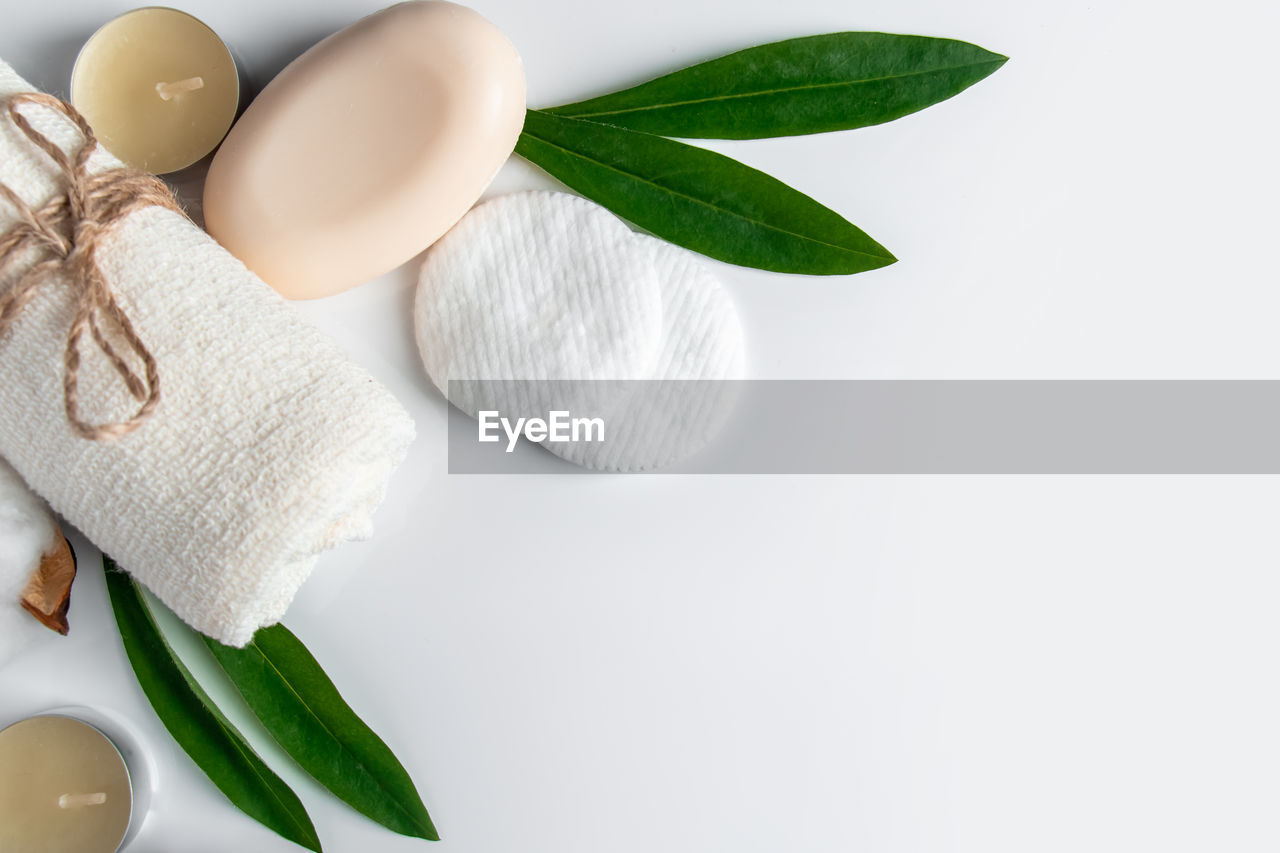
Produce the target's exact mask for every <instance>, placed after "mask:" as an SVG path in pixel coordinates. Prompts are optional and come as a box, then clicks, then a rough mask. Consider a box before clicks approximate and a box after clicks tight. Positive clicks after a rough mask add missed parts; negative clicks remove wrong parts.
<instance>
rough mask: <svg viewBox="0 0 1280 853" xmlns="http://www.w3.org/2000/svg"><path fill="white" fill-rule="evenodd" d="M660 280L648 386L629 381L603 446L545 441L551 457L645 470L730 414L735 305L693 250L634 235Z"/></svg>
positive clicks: (738, 343)
mask: <svg viewBox="0 0 1280 853" xmlns="http://www.w3.org/2000/svg"><path fill="white" fill-rule="evenodd" d="M634 236H635V239H636V240H637V241H639V242H640V243H642V244H645V245H647V246H648V247H649V248H650V250H651V252H652V258H653V261H652V262H653V264H654V268H655V270H656V271H657V273H658V278H659V280H660V281H661V282H662V285H661V286H662V316H663V323H662V351H661V352H660V353H659V355H658V359H657V362H656V364H655V365H654V369H653V372H652V373H651V374H650V375H649V377H648V381H645V382H637V383H628V384H627V385H626V386H625V388H626V390H627V394H626V396H625V397H624V398H622V399H620V400H618V401H616V402H615V403H614V405H613V406H612V407H611V409H610V412H609V417H608V419H607V423H608V426H609V427H610V429H608V430H607V434H606V436H605V441H602V442H588V441H570V442H556V443H550V442H545V443H544V446H545V447H546V448H547V449H548V450H550V451H551V452H552V453H554V454H556V455H557V456H561V457H563V458H564V459H567V460H569V461H570V462H574V463H576V464H578V465H582V466H585V467H587V468H594V469H596V470H601V471H651V470H655V469H658V468H663V467H666V466H668V465H673V464H675V463H677V462H679V461H680V460H681V459H684V458H686V457H688V456H691V455H692V454H694V453H696V452H697V451H699V450H701V449H702V448H703V447H704V446H705V445H706V444H707V442H709V441H710V440H711V439H712V438H713V437H714V436H715V434H716V433H717V432H719V431H720V428H721V427H723V426H724V423H725V420H726V419H727V418H728V417H729V414H730V413H731V412H732V410H733V403H734V402H735V400H736V399H737V392H738V386H737V385H736V384H735V382H734V380H739V379H741V378H742V376H743V372H744V347H743V337H742V326H741V325H740V324H739V322H738V313H737V311H736V310H735V309H734V306H733V301H732V300H731V299H730V298H729V294H728V293H727V292H726V291H725V289H724V288H723V287H722V286H721V284H720V282H719V281H718V280H717V279H716V277H715V276H714V275H712V274H711V272H710V270H708V269H707V267H706V265H705V264H704V263H703V262H702V261H700V260H699V259H698V257H697V256H696V255H694V254H693V253H691V252H686V251H685V250H684V249H680V248H677V247H676V246H672V245H671V244H670V243H666V242H664V241H662V240H657V239H655V238H653V237H647V236H645V235H643V234H636V235H634Z"/></svg>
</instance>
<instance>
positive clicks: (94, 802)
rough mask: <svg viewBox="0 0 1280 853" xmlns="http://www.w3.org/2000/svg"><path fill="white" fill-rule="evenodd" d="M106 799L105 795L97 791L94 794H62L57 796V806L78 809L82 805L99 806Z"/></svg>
mask: <svg viewBox="0 0 1280 853" xmlns="http://www.w3.org/2000/svg"><path fill="white" fill-rule="evenodd" d="M106 801H107V795H106V794H104V793H102V792H101V791H99V792H98V793H96V794H63V795H62V796H61V797H58V808H60V809H79V808H83V807H84V806H100V805H102V804H103V803H105V802H106Z"/></svg>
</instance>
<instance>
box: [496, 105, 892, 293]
mask: <svg viewBox="0 0 1280 853" xmlns="http://www.w3.org/2000/svg"><path fill="white" fill-rule="evenodd" d="M516 153H517V154H519V155H520V156H522V157H524V158H525V159H527V160H530V161H531V162H533V163H535V164H536V165H538V166H540V167H541V168H542V169H544V170H546V171H547V172H549V173H550V174H551V175H553V176H554V177H556V178H558V179H559V180H560V181H561V182H562V183H564V184H565V185H566V186H568V187H569V188H570V189H573V190H575V191H576V192H579V193H581V194H582V195H584V196H586V197H587V198H589V199H592V200H594V201H596V202H598V203H599V204H602V205H604V206H605V207H607V208H609V209H610V210H612V211H613V212H614V213H616V214H618V215H619V216H621V217H622V218H623V219H626V220H628V221H630V222H632V223H634V224H635V225H638V226H639V227H641V228H644V229H646V230H647V231H649V232H650V233H652V234H654V235H655V236H657V237H661V238H662V239H664V240H668V241H670V242H672V243H675V244H676V245H679V246H684V247H685V248H688V249H692V250H693V251H695V252H701V253H702V254H704V255H707V256H708V257H712V258H716V259H718V260H722V261H727V262H728V263H731V264H739V265H741V266H746V267H755V268H757V269H763V270H772V271H775V272H787V273H806V274H809V275H845V274H848V273H856V272H863V271H865V270H872V269H876V268H877V267H883V266H886V265H888V264H891V263H893V262H894V260H896V259H895V258H894V257H893V255H891V254H890V253H889V252H888V251H887V250H886V249H885V248H884V247H883V246H881V245H880V244H879V243H877V242H876V241H875V240H872V239H871V238H870V237H868V236H867V235H866V234H865V233H863V232H862V231H861V230H860V229H859V228H858V227H857V226H855V225H853V224H852V223H850V222H848V221H847V220H845V219H844V218H843V217H842V216H840V214H838V213H836V212H835V211H833V210H831V209H830V208H827V207H824V206H823V205H821V204H819V203H818V202H816V201H814V200H813V199H811V198H809V197H808V196H807V195H804V194H803V193H801V192H799V191H797V190H794V189H792V188H791V187H789V186H787V185H786V184H784V183H782V182H781V181H779V180H778V179H777V178H773V177H770V176H769V175H766V174H765V173H763V172H760V171H757V170H756V169H752V168H751V167H750V166H745V165H743V164H742V163H739V162H738V161H737V160H734V159H732V158H729V157H726V156H724V155H723V154H718V153H716V152H714V151H708V150H706V149H704V148H697V147H694V146H692V145H686V144H685V143H683V142H677V141H675V140H671V139H664V138H662V137H660V136H653V135H652V134H648V133H638V132H636V131H632V130H625V129H623V128H620V127H614V126H612V125H607V124H598V123H596V122H593V121H583V120H581V119H575V118H566V117H564V116H557V115H552V114H550V113H545V112H540V111H538V110H529V111H528V112H527V113H526V115H525V123H524V130H523V131H522V132H521V134H520V139H519V141H518V142H517V143H516Z"/></svg>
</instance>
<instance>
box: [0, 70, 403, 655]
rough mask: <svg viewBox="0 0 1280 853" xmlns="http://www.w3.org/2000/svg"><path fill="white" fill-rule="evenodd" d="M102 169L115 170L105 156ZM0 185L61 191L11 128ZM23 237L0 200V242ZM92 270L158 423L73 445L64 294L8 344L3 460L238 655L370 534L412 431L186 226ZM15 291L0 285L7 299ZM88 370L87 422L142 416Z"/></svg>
mask: <svg viewBox="0 0 1280 853" xmlns="http://www.w3.org/2000/svg"><path fill="white" fill-rule="evenodd" d="M19 91H30V86H29V85H28V84H27V83H26V82H25V81H23V80H22V79H21V78H20V77H18V76H17V75H16V74H15V73H14V72H13V70H12V69H11V68H10V67H9V66H8V65H6V64H4V63H3V62H0V98H4V97H5V96H7V95H8V94H10V93H13V92H19ZM22 111H23V115H25V116H27V117H28V118H29V119H30V120H31V122H32V124H33V125H34V126H35V127H36V129H37V130H40V131H41V132H43V133H44V134H45V135H46V136H48V137H49V138H51V139H53V140H54V141H56V142H57V143H58V144H59V145H62V146H63V147H64V149H74V148H75V146H76V145H77V144H78V134H77V132H76V131H75V130H74V129H73V128H72V126H71V125H70V124H68V123H67V122H66V120H65V119H63V118H62V117H60V116H56V115H55V114H53V113H52V112H51V111H49V110H46V109H44V108H40V107H33V106H30V105H28V106H24V107H23V108H22ZM91 162H92V163H93V165H94V168H95V169H100V168H104V167H108V166H114V165H118V163H117V161H115V160H114V158H111V157H110V156H109V155H106V154H104V153H99V154H96V155H95V157H94V160H93V161H91ZM0 181H3V182H4V183H6V184H7V185H8V186H9V187H10V188H12V189H13V190H14V191H15V192H17V193H18V194H19V195H20V196H21V197H22V198H23V199H24V200H25V201H26V202H27V203H28V204H30V205H31V206H32V207H33V208H34V207H38V206H39V205H40V204H42V203H44V202H45V201H46V200H47V199H49V198H51V197H52V196H53V194H54V193H55V192H57V191H58V189H59V187H61V186H62V176H61V175H60V174H59V173H58V171H57V169H56V168H55V167H54V166H53V165H52V163H51V162H50V160H49V158H48V157H47V156H46V155H45V154H43V153H42V152H40V151H39V150H37V149H36V148H35V147H34V146H33V145H31V143H30V142H29V141H28V140H27V139H26V137H25V136H23V135H21V133H20V132H19V131H18V129H17V128H16V127H14V126H13V124H12V123H11V122H10V121H9V119H8V116H7V113H5V114H3V115H0ZM13 222H14V213H13V211H12V210H10V209H9V208H8V205H6V204H4V203H3V201H0V233H2V232H3V231H5V230H7V229H8V227H9V226H10V225H12V223H13ZM98 263H99V266H100V267H101V268H102V271H103V273H104V274H105V277H106V280H107V282H108V283H109V284H110V286H111V288H112V290H113V291H114V293H115V295H116V298H117V299H118V300H119V302H120V304H121V306H122V308H123V309H124V311H125V313H126V314H127V315H128V316H129V317H130V318H131V319H132V321H133V323H134V326H135V327H136V329H137V331H138V334H139V336H140V337H141V338H142V340H143V341H144V343H145V344H146V346H147V347H148V348H149V349H150V350H151V352H152V354H153V355H154V356H155V358H156V361H157V363H158V366H159V374H160V388H161V399H160V404H159V407H158V408H157V409H156V410H155V413H154V415H153V416H152V417H151V419H150V420H149V421H147V422H146V423H144V424H143V425H142V426H141V427H140V428H139V429H138V430H137V431H135V432H133V433H131V434H129V435H126V436H124V437H123V438H121V439H119V440H117V441H105V442H94V441H90V440H87V439H84V438H80V437H79V436H77V435H76V434H75V433H74V432H73V431H72V429H71V428H70V427H69V425H68V423H67V418H66V414H65V412H64V409H63V391H62V375H63V365H62V359H63V350H64V348H65V346H66V334H67V329H68V327H69V325H70V323H71V322H72V317H73V313H74V306H73V304H72V301H73V300H72V296H71V294H70V292H69V289H68V288H66V287H63V286H61V284H60V282H59V281H58V280H57V277H56V276H54V277H51V278H50V279H49V280H48V282H47V283H46V284H45V285H44V286H43V287H42V288H41V289H40V290H39V292H38V293H37V294H36V296H35V298H34V299H33V300H32V301H31V302H30V303H29V304H28V305H27V306H26V308H25V309H24V310H23V312H22V314H21V316H20V317H18V319H17V320H16V322H15V323H14V325H13V327H12V328H11V329H10V331H9V333H8V334H7V335H6V336H5V337H4V339H3V340H0V456H3V457H5V458H6V459H8V460H9V462H10V463H11V464H12V465H13V467H14V468H15V469H17V471H18V472H19V473H20V474H21V475H22V476H23V477H24V478H25V479H26V481H27V483H28V484H29V485H30V486H31V487H32V488H33V489H34V490H35V491H36V492H37V493H38V494H40V495H41V496H42V497H44V498H45V499H46V500H47V501H48V502H49V503H50V505H51V506H52V507H53V508H54V509H55V510H56V511H57V512H58V513H59V514H61V515H62V516H63V518H65V519H66V520H67V521H69V522H70V523H71V524H73V525H75V526H76V527H78V528H79V529H80V530H81V531H82V532H83V533H84V534H85V535H86V536H88V537H89V539H90V540H92V541H93V543H94V544H95V545H97V546H98V547H99V548H101V549H102V550H103V551H104V552H105V553H107V554H110V555H111V556H112V557H113V558H114V559H115V560H116V561H117V562H118V563H119V564H120V565H121V566H122V567H123V568H124V569H126V570H128V571H129V572H131V573H132V574H133V575H134V576H135V577H136V578H138V579H139V580H140V581H141V582H142V583H144V584H145V585H146V586H147V587H149V588H150V589H151V590H152V591H153V592H154V593H155V594H156V595H157V596H159V597H160V599H161V600H162V601H164V602H165V603H166V604H167V605H168V606H169V607H171V608H172V609H173V610H174V611H175V612H176V613H177V614H178V615H179V616H180V617H182V618H183V619H184V620H186V621H187V622H188V623H189V624H190V625H192V626H193V627H195V628H196V629H197V630H199V631H202V632H204V633H206V634H208V635H210V636H212V637H214V638H216V639H218V640H220V641H222V642H224V643H230V644H233V645H243V644H244V643H246V642H248V640H249V639H250V638H251V637H252V636H253V633H254V631H255V630H256V629H257V628H259V627H262V626H264V625H269V624H272V623H274V622H276V621H278V620H279V619H280V617H281V616H282V615H283V614H284V612H285V609H286V608H287V607H288V605H289V602H290V601H291V600H292V599H293V597H294V594H295V593H296V592H297V590H298V587H299V586H300V585H301V584H302V582H303V581H304V580H305V579H306V577H307V574H308V573H309V572H310V570H311V567H312V565H313V564H314V562H315V559H316V557H317V555H318V554H319V553H320V552H321V551H323V550H325V549H327V548H330V547H332V546H334V545H337V544H339V543H341V542H343V541H346V540H351V539H357V538H362V537H366V536H368V535H369V534H370V533H371V532H372V528H371V524H370V516H371V514H372V512H373V510H374V508H375V507H376V505H377V504H378V503H379V502H380V501H381V499H382V496H383V492H384V490H385V485H386V481H387V479H388V477H389V476H390V474H391V472H392V470H393V469H394V467H395V466H396V465H397V464H398V463H399V462H400V460H401V459H402V458H403V457H404V455H405V453H406V451H407V449H408V445H409V443H410V442H411V441H412V439H413V435H414V429H413V422H412V420H411V419H410V418H409V416H408V414H407V413H406V412H405V411H404V409H403V408H402V407H401V406H400V404H399V403H398V402H397V401H396V400H395V399H394V398H393V397H392V396H391V394H390V393H389V392H388V391H386V390H385V389H383V388H382V387H381V386H380V385H378V384H377V383H376V382H375V381H374V380H373V378H372V377H371V376H369V374H368V373H366V372H365V371H364V370H363V369H361V368H359V367H357V366H356V365H354V364H352V363H351V362H350V361H349V360H348V359H347V358H346V357H345V356H344V355H343V353H342V352H341V351H340V350H339V348H338V347H337V346H336V344H334V343H333V342H332V341H331V340H329V339H328V338H326V337H325V336H324V335H323V334H321V333H320V332H319V331H318V330H317V329H315V328H314V327H312V326H311V325H309V324H308V323H307V322H305V321H304V320H303V319H302V318H301V317H300V316H299V315H298V314H297V312H296V311H295V310H294V309H293V308H291V307H290V306H289V305H288V304H287V303H286V302H285V301H284V299H283V298H282V297H280V296H279V295H277V294H276V293H275V292H274V291H273V290H271V288H269V287H268V286H267V285H265V284H263V283H262V281H261V280H260V279H258V278H257V277H256V276H254V275H253V274H252V273H250V272H249V271H248V270H246V269H245V267H244V265H243V264H241V263H240V262H239V261H237V260H236V259H235V258H233V257H232V256H231V255H230V254H228V253H227V252H226V251H224V250H223V249H222V248H221V247H220V246H218V245H217V244H216V243H215V242H214V241H213V240H212V239H211V238H210V237H209V236H208V235H206V234H205V233H204V232H203V231H201V230H200V229H199V228H197V227H196V226H195V225H193V224H191V222H189V221H187V220H186V219H184V218H183V217H181V216H179V215H178V214H176V213H173V212H170V211H166V210H161V209H158V208H148V209H145V210H141V211H139V212H136V213H134V214H132V215H131V216H130V217H129V218H128V219H127V220H126V221H125V222H123V223H121V225H120V226H118V227H117V229H116V230H115V231H114V232H113V236H111V237H110V238H109V242H108V243H107V244H106V245H105V246H104V247H103V248H102V249H101V250H100V251H99V253H98ZM12 280H13V274H12V273H10V274H9V275H7V276H5V278H3V279H0V288H3V287H5V286H8V285H9V284H10V283H11V282H12ZM81 352H82V354H83V362H82V365H81V368H80V375H79V398H80V401H81V408H82V416H83V417H84V418H85V419H86V420H88V421H90V422H92V423H102V422H104V421H112V420H121V419H123V418H126V417H128V416H131V415H132V414H133V412H134V411H135V410H136V409H137V405H138V404H137V401H135V400H134V399H133V398H132V397H130V396H129V394H128V393H127V391H126V390H125V389H124V387H123V383H122V382H121V381H120V377H119V376H118V375H117V374H116V373H115V371H114V370H113V369H112V368H111V367H110V366H109V365H108V364H107V363H106V360H105V359H104V358H103V357H102V355H101V354H100V353H99V352H98V351H97V348H96V346H95V345H94V344H93V342H92V341H91V340H88V336H87V335H86V339H85V340H84V341H82V343H81ZM82 568H83V567H82Z"/></svg>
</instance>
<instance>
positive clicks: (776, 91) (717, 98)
mask: <svg viewBox="0 0 1280 853" xmlns="http://www.w3.org/2000/svg"><path fill="white" fill-rule="evenodd" d="M1004 62H1005V60H1004V59H990V60H984V61H982V62H966V63H964V64H963V65H948V66H944V67H941V68H930V69H928V70H926V71H910V72H907V73H906V74H887V75H885V76H883V77H864V78H861V79H858V80H838V81H836V82H832V83H812V84H808V85H802V86H780V87H777V88H773V89H757V90H755V91H753V92H739V93H735V94H732V95H711V96H708V97H705V98H690V99H687V100H683V101H667V102H665V103H661V104H649V105H648V106H639V107H624V108H622V109H617V110H601V111H598V112H591V113H557V112H556V110H557V109H559V108H558V107H552V108H550V109H549V110H546V111H545V112H549V113H552V114H554V115H562V116H564V117H566V118H581V119H587V118H599V117H600V116H613V115H623V114H630V113H643V112H648V111H651V110H665V109H670V108H672V107H684V106H692V105H696V104H706V103H712V102H715V103H719V102H722V101H733V100H742V99H744V98H758V97H762V96H764V95H782V94H786V93H789V92H805V91H809V90H810V89H831V88H836V87H840V86H862V85H864V84H867V83H879V82H882V81H884V80H904V79H906V78H908V77H919V76H922V75H926V74H941V73H943V72H946V71H960V70H963V69H966V68H977V67H979V66H982V65H1000V64H1003V63H1004ZM674 73H676V74H679V73H680V72H679V71H677V72H674ZM659 79H661V78H659ZM652 82H655V83H656V82H657V81H656V80H655V81H652ZM647 85H650V84H649V83H641V84H640V86H636V87H635V88H637V89H638V88H641V87H642V86H647ZM619 94H621V93H619ZM601 97H602V98H611V97H614V96H613V95H602V96H601ZM569 106H572V104H570V105H569Z"/></svg>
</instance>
